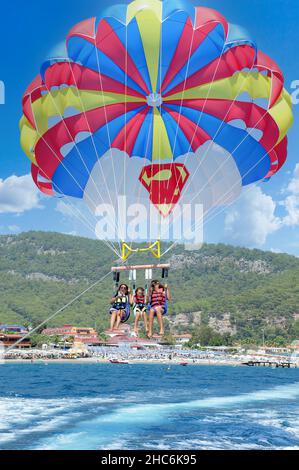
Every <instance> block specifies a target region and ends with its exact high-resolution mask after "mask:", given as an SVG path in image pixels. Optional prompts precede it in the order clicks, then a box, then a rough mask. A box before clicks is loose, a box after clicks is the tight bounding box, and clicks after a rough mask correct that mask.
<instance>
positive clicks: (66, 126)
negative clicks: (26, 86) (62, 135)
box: [45, 62, 115, 249]
mask: <svg viewBox="0 0 299 470" xmlns="http://www.w3.org/2000/svg"><path fill="white" fill-rule="evenodd" d="M68 63H69V65H70V62H68ZM74 80H75V77H74ZM75 83H76V90H77V91H78V95H77V96H78V97H79V90H78V88H77V82H76V80H75ZM45 87H46V89H47V91H48V93H49V95H50V97H51V99H52V102H53V104H54V106H55V108H56V110H57V112H58V114H59V116H60V118H61V122H63V124H64V127H65V128H66V130H67V132H68V134H69V136H70V138H71V140H72V142H73V144H74V145H75V147H76V150H77V152H78V154H79V156H80V160H81V161H82V163H83V165H84V167H85V169H86V171H87V172H88V174H89V177H90V178H91V179H92V181H93V183H94V185H95V186H96V184H95V181H94V180H93V177H92V175H91V172H90V171H89V170H88V168H87V166H86V164H85V162H84V158H83V156H82V153H81V151H80V150H79V147H78V145H77V143H76V141H75V140H74V138H73V137H72V135H71V132H70V130H69V127H68V125H67V124H66V122H65V120H64V116H63V115H62V114H61V113H60V110H59V108H58V106H57V105H56V102H55V100H54V98H53V96H52V93H51V90H50V89H49V88H48V86H47V85H46V84H45ZM79 100H80V101H81V105H82V107H83V113H84V115H85V119H86V122H87V124H88V127H89V131H90V133H91V130H90V126H89V123H88V120H87V118H86V113H85V111H84V104H83V102H82V100H81V98H80V97H79ZM91 135H92V133H91ZM92 139H93V137H92ZM94 148H95V146H94ZM51 150H52V152H53V148H51ZM95 153H96V155H97V151H96V148H95ZM64 168H65V169H66V167H65V166H64ZM68 173H69V174H71V173H70V172H69V171H68ZM73 179H74V180H75V182H76V184H77V185H78V186H79V183H78V181H77V179H76V178H74V177H73ZM79 187H80V189H81V190H82V192H83V194H84V189H83V188H82V186H81V185H80V186H79ZM96 188H97V186H96ZM97 189H98V188H97ZM98 194H99V196H100V197H101V195H100V193H99V191H98ZM94 218H95V216H94ZM95 220H96V218H95ZM111 227H113V224H112V223H111ZM111 245H112V246H113V247H114V245H113V243H112V242H111ZM114 249H115V247H114Z"/></svg>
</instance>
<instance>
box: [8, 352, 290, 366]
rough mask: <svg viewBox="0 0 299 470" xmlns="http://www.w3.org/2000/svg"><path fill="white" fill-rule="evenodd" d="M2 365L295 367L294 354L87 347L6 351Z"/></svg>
mask: <svg viewBox="0 0 299 470" xmlns="http://www.w3.org/2000/svg"><path fill="white" fill-rule="evenodd" d="M2 362H3V363H15V364H22V363H54V364H55V363H66V364H97V363H100V364H105V363H110V362H115V363H129V364H165V365H168V366H171V365H185V366H187V365H188V366H191V365H192V366H196V365H208V366H213V365H226V366H242V365H244V364H249V363H257V364H258V363H265V364H268V365H270V364H273V365H274V364H276V365H277V366H279V365H281V364H284V363H289V364H290V367H294V368H296V367H299V357H297V355H296V354H288V355H280V354H275V355H274V354H265V353H263V354H262V353H258V352H257V353H255V354H252V353H250V354H249V353H242V354H241V353H234V354H231V353H228V352H224V351H219V352H217V351H209V352H207V351H205V350H191V349H183V348H181V349H175V348H167V347H163V348H161V349H159V350H134V349H132V348H130V347H113V348H112V347H89V348H87V349H86V351H84V352H83V353H82V352H81V353H78V352H77V353H75V352H69V351H67V350H57V349H53V350H46V351H45V350H41V349H40V350H39V349H29V350H13V349H12V350H10V351H9V352H8V353H6V354H5V355H4V357H2Z"/></svg>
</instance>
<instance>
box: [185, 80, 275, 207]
mask: <svg viewBox="0 0 299 470" xmlns="http://www.w3.org/2000/svg"><path fill="white" fill-rule="evenodd" d="M247 78H248V77H247ZM247 78H246V79H245V80H247ZM234 101H235V100H234ZM267 113H268V110H267V111H266V112H265V113H264V114H263V115H262V117H261V118H260V119H259V120H258V121H257V123H256V124H255V126H254V127H252V128H251V131H249V132H247V133H246V136H245V137H244V138H243V139H242V140H241V141H240V142H239V144H238V145H237V146H236V147H235V148H234V150H233V151H232V152H231V153H230V156H226V158H225V159H224V160H223V162H222V164H221V165H220V166H219V167H218V168H217V170H216V171H215V172H214V173H213V175H212V176H211V177H210V178H209V179H208V181H207V183H206V184H205V185H204V186H203V188H201V189H200V190H199V191H198V192H197V193H196V194H195V195H194V196H193V198H192V199H191V201H190V204H191V203H192V202H193V201H194V199H195V198H196V197H197V196H198V195H199V194H200V193H201V192H202V191H203V189H204V188H205V187H206V186H207V185H208V184H209V182H210V180H211V179H213V178H214V176H215V175H216V174H217V173H218V172H219V171H220V170H221V168H223V166H224V165H225V164H226V162H228V161H229V159H230V158H231V156H232V155H234V153H235V151H236V150H237V149H238V148H239V147H240V146H241V145H242V143H243V142H244V141H245V140H246V139H247V138H248V137H250V136H251V133H252V131H253V130H254V129H256V127H257V125H258V124H259V122H261V121H262V120H263V119H264V117H265V116H266V115H267ZM225 117H226V116H225ZM221 126H222V123H221V124H220V126H219V128H218V130H217V132H216V134H217V133H218V132H219V130H220V128H221ZM212 142H213V141H212ZM275 146H276V145H274V146H273V147H272V148H271V149H270V150H269V151H267V152H266V153H265V154H264V155H263V156H262V157H261V158H260V159H259V160H258V162H257V163H256V164H254V165H252V167H250V169H249V170H248V171H247V172H246V173H245V174H244V175H243V177H244V176H246V175H247V174H248V173H249V172H250V171H251V170H252V169H253V168H255V166H256V165H257V164H259V163H260V162H261V161H262V160H263V158H264V157H265V156H266V155H268V154H269V153H271V151H272V150H273V149H274V148H275ZM208 150H209V147H208V149H207V151H206V152H205V153H204V155H203V157H202V158H204V157H205V156H206V154H207V152H208ZM199 168H200V165H198V167H197V169H196V171H195V173H196V172H197V170H198V169H199ZM195 173H194V175H195ZM194 175H193V176H194ZM235 186H236V183H235V184H234V185H233V186H232V187H231V188H230V190H231V189H232V188H234V187H235ZM228 193H229V191H227V192H226V193H225V194H224V196H225V195H226V194H228ZM220 200H221V199H220ZM218 201H219V199H218V200H217V202H218ZM216 204H217V203H216Z"/></svg>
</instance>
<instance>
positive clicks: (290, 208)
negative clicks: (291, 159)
mask: <svg viewBox="0 0 299 470" xmlns="http://www.w3.org/2000/svg"><path fill="white" fill-rule="evenodd" d="M284 192H286V193H288V194H289V195H288V196H287V197H286V198H285V200H284V201H282V202H281V205H282V206H283V207H284V208H285V211H286V215H285V216H284V217H283V219H282V222H283V225H286V226H287V227H296V226H298V225H299V163H297V165H296V166H295V170H294V173H293V177H292V179H291V180H290V182H289V184H288V186H287V188H286V190H285V191H284Z"/></svg>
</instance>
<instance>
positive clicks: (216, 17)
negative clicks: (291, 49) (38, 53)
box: [20, 0, 293, 238]
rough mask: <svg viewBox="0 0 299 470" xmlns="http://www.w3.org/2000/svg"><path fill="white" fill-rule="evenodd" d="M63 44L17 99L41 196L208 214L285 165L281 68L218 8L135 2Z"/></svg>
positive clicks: (286, 115)
mask: <svg viewBox="0 0 299 470" xmlns="http://www.w3.org/2000/svg"><path fill="white" fill-rule="evenodd" d="M66 44H67V57H66V58H58V59H57V58H53V59H51V60H47V61H46V62H45V63H44V64H43V65H42V66H41V69H40V73H39V74H38V75H37V77H36V78H35V79H34V80H33V81H32V83H31V84H30V85H29V86H28V88H27V90H26V91H25V93H24V95H23V116H22V119H21V121H20V130H21V144H22V148H23V150H24V152H25V153H26V155H27V156H28V157H29V158H30V160H31V162H32V166H31V168H32V170H31V171H32V177H33V180H34V181H35V183H36V185H37V186H38V188H39V189H40V190H41V191H42V192H43V193H45V194H47V195H50V196H53V195H59V196H66V197H67V196H69V197H72V198H80V199H83V200H84V201H85V202H86V204H87V205H88V206H89V208H90V209H91V210H92V212H93V213H97V211H98V207H99V205H101V204H105V205H106V206H109V207H110V208H111V207H112V208H115V207H116V206H117V200H118V198H119V196H120V195H122V196H125V197H126V204H128V205H134V204H137V203H142V204H143V205H144V206H145V207H146V208H148V209H149V208H150V209H153V210H154V211H155V212H156V214H158V215H159V216H160V217H162V218H169V217H171V215H173V213H174V211H175V208H176V206H177V205H179V204H181V205H183V204H187V203H188V204H189V203H192V204H199V203H200V204H202V206H203V213H204V214H205V213H207V211H208V210H209V209H210V208H212V207H215V206H219V205H224V204H229V203H231V202H232V201H233V200H235V199H236V197H237V196H238V195H239V194H240V191H241V189H242V187H243V186H247V185H250V184H252V183H255V182H259V181H263V180H268V179H269V178H271V177H272V176H273V175H274V174H275V173H277V172H278V171H279V169H280V168H281V167H282V165H283V164H284V162H285V160H286V156H287V131H288V129H289V128H290V126H291V124H292V120H293V116H292V110H291V98H290V96H289V94H288V93H287V91H286V90H285V89H284V87H283V84H284V79H283V74H282V72H281V70H280V69H279V67H278V65H277V64H276V63H275V62H274V61H273V60H272V59H271V58H270V57H268V56H267V55H266V54H264V53H263V52H261V51H260V50H258V48H257V45H256V44H255V43H254V41H253V40H251V39H249V38H248V37H240V36H239V34H237V33H236V29H235V28H234V27H233V26H231V25H230V24H229V23H228V22H227V20H226V19H225V18H224V17H223V16H222V15H221V14H220V13H218V12H217V11H215V10H213V9H210V8H206V7H200V6H199V7H194V6H193V5H192V4H191V3H190V2H188V1H187V0H186V1H185V0H165V1H163V2H161V1H159V0H136V1H133V2H132V3H130V4H129V5H123V6H120V5H117V6H114V7H113V8H112V9H111V10H110V11H107V12H106V13H105V14H104V15H102V16H99V17H94V18H90V19H87V20H84V21H82V22H81V23H79V24H77V25H75V26H74V27H73V28H72V29H71V31H70V32H69V34H68V36H67V40H66ZM108 212H109V210H108ZM110 212H111V211H110ZM110 216H111V214H110ZM150 219H151V220H152V217H151V218H150ZM115 224H116V225H119V224H120V214H118V215H116V217H115ZM110 236H111V238H113V234H110V235H107V238H109V237H110ZM145 238H146V237H145ZM148 238H149V237H148Z"/></svg>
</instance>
